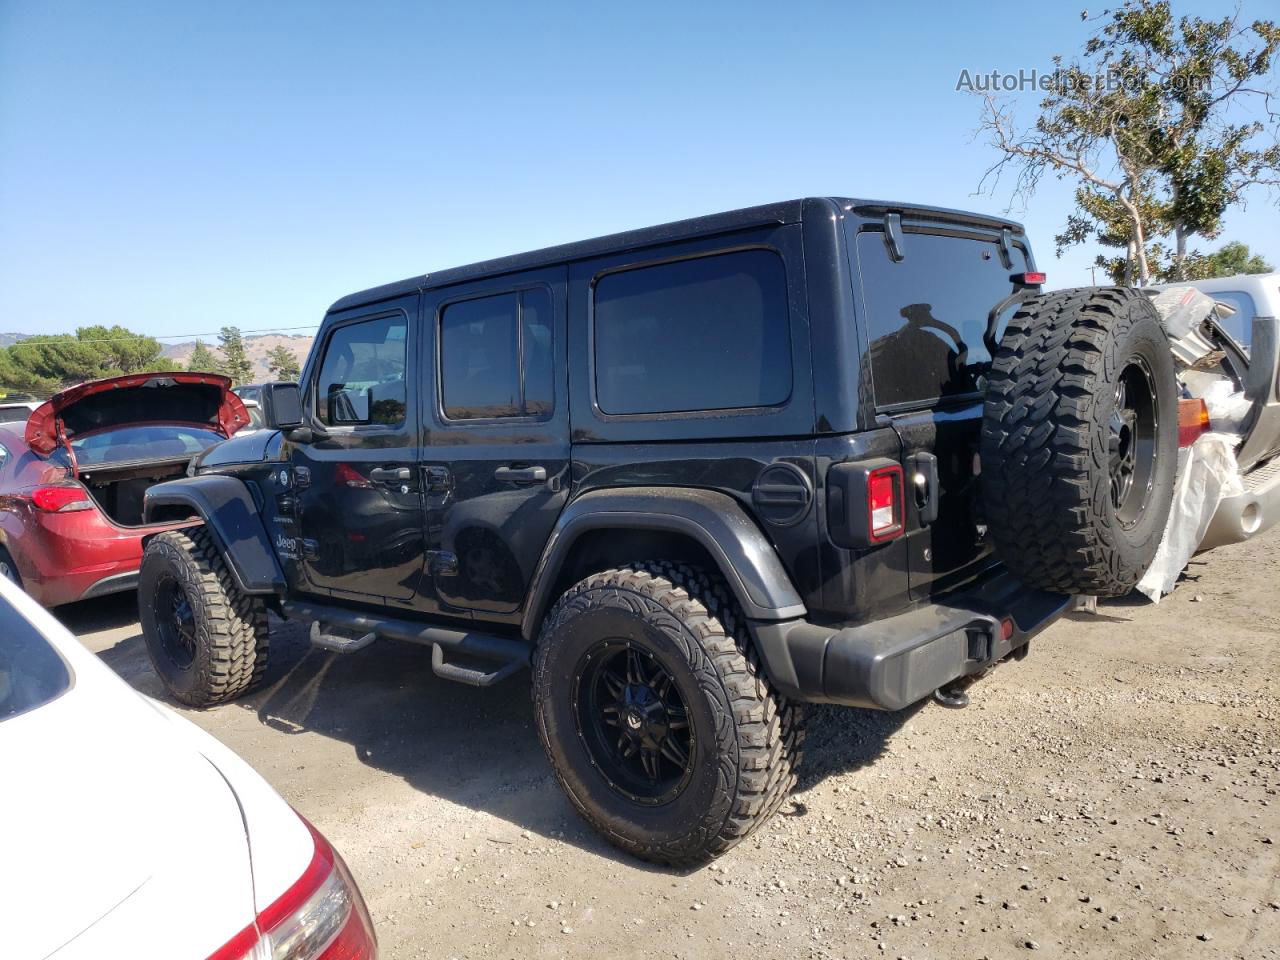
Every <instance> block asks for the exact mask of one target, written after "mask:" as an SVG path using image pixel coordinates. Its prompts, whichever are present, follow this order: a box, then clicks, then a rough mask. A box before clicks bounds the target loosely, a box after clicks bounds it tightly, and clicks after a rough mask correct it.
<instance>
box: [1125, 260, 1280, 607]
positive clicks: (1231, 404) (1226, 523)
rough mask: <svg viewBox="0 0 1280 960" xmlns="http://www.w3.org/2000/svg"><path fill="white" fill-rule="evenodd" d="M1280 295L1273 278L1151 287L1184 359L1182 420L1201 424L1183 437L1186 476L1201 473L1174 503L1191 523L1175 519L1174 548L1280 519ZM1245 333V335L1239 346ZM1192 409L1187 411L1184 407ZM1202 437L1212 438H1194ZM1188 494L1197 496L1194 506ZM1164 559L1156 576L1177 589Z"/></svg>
mask: <svg viewBox="0 0 1280 960" xmlns="http://www.w3.org/2000/svg"><path fill="white" fill-rule="evenodd" d="M1202 287H1209V288H1210V289H1209V290H1205V289H1202ZM1218 288H1224V289H1226V291H1227V292H1226V293H1223V291H1222V290H1220V289H1218ZM1241 288H1249V289H1252V290H1253V294H1252V295H1248V294H1244V293H1243V292H1242V289H1241ZM1220 296H1222V297H1224V299H1218V298H1219V297H1220ZM1246 296H1247V300H1245V299H1243V297H1246ZM1277 301H1280V277H1277V276H1276V275H1274V274H1272V275H1268V276H1261V277H1233V278H1220V279H1215V280H1209V281H1197V282H1195V283H1189V284H1181V285H1164V286H1161V287H1159V288H1156V289H1155V290H1153V299H1152V302H1153V304H1154V305H1155V307H1156V309H1157V311H1159V312H1160V314H1161V317H1162V319H1163V322H1164V323H1165V326H1166V330H1167V332H1168V334H1169V338H1170V343H1171V349H1172V351H1173V354H1174V357H1175V360H1176V362H1177V365H1178V382H1179V388H1180V393H1181V396H1182V398H1183V400H1182V405H1183V408H1184V418H1188V417H1189V419H1190V420H1192V421H1195V423H1196V427H1195V429H1193V430H1192V434H1191V435H1190V436H1188V437H1186V438H1185V440H1186V441H1188V443H1187V445H1189V446H1190V449H1189V451H1185V452H1184V454H1183V456H1182V462H1181V463H1180V473H1194V474H1196V478H1195V481H1194V482H1192V480H1191V479H1190V478H1189V477H1188V479H1187V480H1186V481H1185V482H1184V483H1183V484H1182V485H1181V486H1182V487H1183V488H1184V489H1183V490H1180V492H1179V497H1178V499H1177V500H1176V501H1175V508H1174V512H1175V514H1177V513H1179V512H1181V517H1180V519H1178V521H1177V522H1178V523H1180V524H1181V525H1182V526H1183V527H1186V528H1189V529H1185V530H1180V531H1176V532H1175V531H1174V530H1173V529H1172V526H1173V521H1171V528H1170V531H1169V533H1168V536H1171V537H1174V538H1175V539H1177V540H1178V541H1179V542H1180V544H1181V547H1180V548H1179V549H1178V550H1176V551H1175V553H1177V554H1180V553H1182V552H1185V551H1186V549H1187V545H1188V544H1189V545H1190V547H1191V548H1193V549H1196V550H1200V551H1203V550H1210V549H1212V548H1214V547H1219V546H1223V545H1225V544H1229V543H1239V542H1242V541H1244V540H1247V539H1249V538H1251V537H1253V536H1256V535H1257V534H1259V533H1261V532H1263V531H1264V530H1267V529H1269V528H1270V527H1272V526H1274V525H1275V524H1276V523H1277V522H1280V319H1278V318H1277ZM1241 311H1248V315H1247V317H1246V319H1247V320H1248V326H1247V327H1245V326H1243V325H1242V324H1241V323H1239V322H1234V321H1236V318H1237V317H1238V315H1239V313H1240V312H1241ZM1241 333H1244V334H1245V335H1246V339H1245V340H1244V341H1243V342H1241V340H1240V339H1239V338H1238V337H1239V335H1240V334H1241ZM1188 408H1190V414H1187V413H1186V412H1185V411H1186V410H1187V409H1188ZM1200 434H1209V436H1205V437H1203V438H1202V439H1199V440H1197V439H1196V437H1197V436H1199V435H1200ZM1206 471H1208V472H1206ZM1190 497H1195V498H1197V500H1196V503H1195V504H1192V503H1190V502H1189V500H1188V498H1190ZM1164 559H1165V560H1166V563H1165V564H1161V565H1160V566H1161V567H1162V570H1161V571H1160V573H1161V575H1162V576H1164V582H1167V583H1168V585H1169V586H1170V587H1171V585H1172V581H1170V580H1168V576H1169V575H1170V574H1172V575H1175V576H1176V571H1173V570H1172V569H1171V566H1172V565H1173V560H1172V559H1170V558H1169V557H1165V558H1164ZM1183 563H1185V559H1184V560H1183ZM1177 568H1178V570H1180V569H1181V564H1178V565H1177ZM1150 575H1151V576H1154V575H1156V571H1153V572H1152V574H1150ZM1144 592H1148V594H1149V595H1151V592H1150V591H1145V590H1144ZM1164 592H1167V589H1166V590H1165V591H1164Z"/></svg>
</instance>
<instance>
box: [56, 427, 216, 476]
mask: <svg viewBox="0 0 1280 960" xmlns="http://www.w3.org/2000/svg"><path fill="white" fill-rule="evenodd" d="M220 440H222V435H221V434H219V433H216V432H215V431H213V430H204V429H201V428H200V427H192V426H186V425H182V424H168V423H148V424H143V425H141V426H131V427H118V428H116V429H114V430H102V431H100V432H98V433H91V434H89V435H87V436H83V437H74V438H73V439H72V440H71V449H72V450H74V451H75V455H76V463H78V464H79V465H80V467H82V468H83V467H94V466H100V465H102V464H104V463H130V462H132V461H135V460H166V459H172V460H177V459H179V458H182V457H192V456H195V455H196V454H197V453H199V452H200V451H201V450H204V449H205V448H207V447H211V446H213V445H214V444H215V443H218V442H219V441H220ZM61 456H62V458H63V459H65V457H66V454H65V453H63V454H62V455H61Z"/></svg>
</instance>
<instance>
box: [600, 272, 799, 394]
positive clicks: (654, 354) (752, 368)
mask: <svg viewBox="0 0 1280 960" xmlns="http://www.w3.org/2000/svg"><path fill="white" fill-rule="evenodd" d="M594 303H595V381H596V402H597V404H598V405H599V407H600V409H601V410H602V411H604V412H605V413H609V414H637V413H674V412H680V411H695V410H729V409H735V408H742V407H763V406H773V405H776V404H780V403H783V402H785V401H786V399H787V397H789V396H790V394H791V339H790V332H789V328H788V317H787V284H786V272H785V269H784V268H783V265H782V259H781V258H780V257H779V256H778V255H777V254H775V253H772V252H770V251H768V250H745V251H741V252H738V253H727V254H720V255H718V256H712V257H699V258H697V259H693V260H681V261H679V262H676V263H664V264H660V265H657V266H652V267H641V268H639V269H635V270H625V271H622V272H619V273H610V274H606V275H605V276H603V277H601V278H600V279H599V280H597V281H596V284H595V301H594Z"/></svg>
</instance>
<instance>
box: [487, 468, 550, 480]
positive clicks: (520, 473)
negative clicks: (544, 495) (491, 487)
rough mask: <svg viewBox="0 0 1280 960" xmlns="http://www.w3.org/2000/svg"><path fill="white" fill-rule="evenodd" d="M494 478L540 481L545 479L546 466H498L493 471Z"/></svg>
mask: <svg viewBox="0 0 1280 960" xmlns="http://www.w3.org/2000/svg"><path fill="white" fill-rule="evenodd" d="M493 478H494V479H495V480H508V481H510V482H511V483H542V482H544V481H545V480H546V479H547V468H546V467H499V468H498V469H497V470H495V471H493Z"/></svg>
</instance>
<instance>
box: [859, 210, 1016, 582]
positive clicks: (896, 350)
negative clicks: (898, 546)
mask: <svg viewBox="0 0 1280 960" xmlns="http://www.w3.org/2000/svg"><path fill="white" fill-rule="evenodd" d="M849 246H850V255H851V257H853V258H854V259H855V261H856V264H855V268H856V270H855V272H856V275H857V276H858V285H859V289H858V290H857V295H858V298H859V302H860V305H861V309H860V311H859V313H860V315H861V322H862V323H863V324H864V328H865V329H864V333H865V336H866V338H867V343H869V345H870V368H871V380H872V383H873V389H874V392H875V402H876V411H877V420H878V421H879V422H880V423H882V424H884V425H887V426H891V427H892V428H893V429H894V431H895V432H896V433H897V434H898V436H899V437H900V438H901V440H902V453H903V466H904V468H905V470H906V485H907V510H906V518H905V519H906V527H907V530H906V539H907V556H908V576H909V580H910V594H911V596H912V598H913V599H919V598H923V597H926V596H930V595H935V594H938V593H941V592H945V591H946V590H949V589H952V588H954V587H955V586H957V585H959V584H961V583H963V582H965V581H966V580H969V579H972V578H973V577H974V576H976V575H977V574H979V573H980V572H982V571H983V570H985V569H987V568H988V567H990V566H991V565H992V564H993V563H994V562H995V560H994V557H993V555H992V551H991V546H990V544H989V542H988V541H987V539H986V536H985V533H986V531H985V527H983V525H982V524H981V518H980V517H979V516H978V514H977V503H978V473H979V465H978V441H979V436H980V431H981V426H982V390H983V386H984V384H985V374H986V371H987V369H988V367H989V364H990V359H991V358H990V354H989V353H988V351H987V348H986V347H985V346H984V344H983V334H984V332H985V331H986V326H987V317H988V315H989V313H990V312H991V310H992V309H993V308H994V307H995V306H996V305H997V304H999V303H1000V302H1001V301H1002V300H1004V299H1005V298H1006V297H1008V296H1009V294H1011V293H1013V292H1014V290H1015V289H1017V287H1016V286H1015V283H1014V281H1013V279H1012V278H1013V277H1014V276H1015V275H1018V274H1022V273H1024V272H1028V271H1032V270H1034V269H1035V268H1034V265H1033V261H1032V259H1031V254H1030V249H1029V247H1028V246H1027V244H1026V239H1025V237H1024V236H1023V235H1022V233H1021V232H1020V231H1014V230H1009V229H1006V230H1000V229H997V228H994V227H992V226H990V224H981V223H974V224H973V225H971V226H970V225H962V224H957V223H956V222H954V221H953V220H949V221H947V222H946V223H931V222H929V221H928V220H927V219H923V218H922V219H916V220H911V221H908V220H907V218H906V217H904V218H903V222H902V234H901V236H900V238H899V240H898V243H897V249H895V250H893V251H891V250H890V248H889V245H888V244H886V236H885V233H884V232H883V230H877V228H876V226H875V225H868V224H864V225H863V226H862V227H861V230H860V232H859V233H857V234H856V235H855V236H853V237H851V238H850V245H849ZM1006 312H1007V313H1008V312H1011V310H1010V311H1006Z"/></svg>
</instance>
